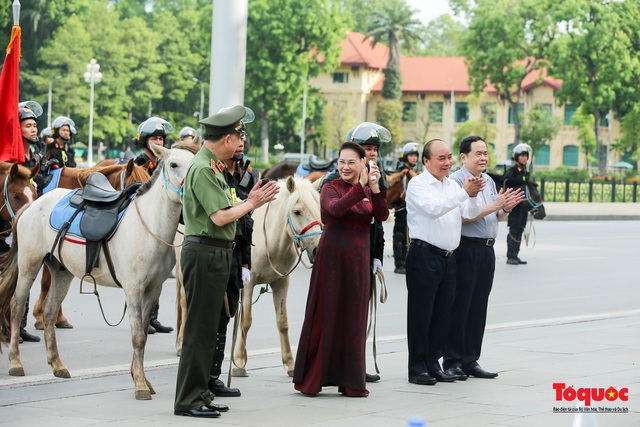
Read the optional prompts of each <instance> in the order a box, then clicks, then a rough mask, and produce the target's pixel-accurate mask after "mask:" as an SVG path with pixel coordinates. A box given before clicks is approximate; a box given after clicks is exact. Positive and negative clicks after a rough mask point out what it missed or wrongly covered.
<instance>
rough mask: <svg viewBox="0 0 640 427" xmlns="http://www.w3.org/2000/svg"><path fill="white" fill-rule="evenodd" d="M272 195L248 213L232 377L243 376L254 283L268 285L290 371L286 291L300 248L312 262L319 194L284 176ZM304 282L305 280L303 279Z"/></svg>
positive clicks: (310, 185) (303, 182)
mask: <svg viewBox="0 0 640 427" xmlns="http://www.w3.org/2000/svg"><path fill="white" fill-rule="evenodd" d="M278 184H279V185H280V193H279V194H278V198H277V199H276V200H274V201H273V202H271V203H270V204H268V205H267V206H266V208H264V207H263V208H261V209H258V210H256V211H255V212H254V213H253V224H254V225H253V226H254V230H253V244H254V245H255V246H254V247H253V249H252V250H251V280H250V282H249V284H248V285H247V286H245V288H244V289H243V290H242V312H241V313H242V316H241V317H240V333H239V335H238V343H237V348H236V349H235V355H234V359H233V362H234V366H235V367H234V368H233V370H232V375H233V376H234V377H246V376H247V375H248V374H247V371H246V369H245V367H246V364H247V343H246V340H247V336H248V334H249V328H251V322H252V317H251V304H252V300H253V289H254V287H255V286H256V285H259V284H263V283H266V284H269V285H270V286H271V289H272V291H273V306H274V308H275V312H276V324H277V326H278V332H279V333H280V353H281V357H282V364H283V366H284V369H285V371H286V372H287V374H288V375H289V376H293V368H294V361H293V354H292V353H291V344H290V342H289V320H288V318H287V292H288V291H289V273H290V272H291V270H292V269H293V268H294V267H295V265H296V263H297V262H298V260H299V257H301V256H302V252H306V253H307V256H308V257H309V260H310V261H311V262H313V260H314V257H315V253H316V248H317V247H318V244H319V243H320V234H321V230H322V220H321V218H320V195H319V193H318V189H317V186H318V185H319V182H317V183H316V185H314V184H313V183H311V182H310V181H308V180H305V179H302V178H300V177H295V178H294V177H288V178H286V179H281V180H280V181H278ZM305 285H308V284H305Z"/></svg>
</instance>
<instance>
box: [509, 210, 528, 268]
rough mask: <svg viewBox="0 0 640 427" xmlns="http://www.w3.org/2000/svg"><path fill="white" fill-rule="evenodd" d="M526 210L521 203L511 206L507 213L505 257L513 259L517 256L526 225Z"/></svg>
mask: <svg viewBox="0 0 640 427" xmlns="http://www.w3.org/2000/svg"><path fill="white" fill-rule="evenodd" d="M528 214H529V213H528V212H527V210H526V209H525V208H523V207H522V206H521V205H518V206H516V207H515V208H513V210H512V211H511V213H510V214H509V219H508V220H507V225H508V226H509V234H508V235H507V258H509V259H513V258H517V257H518V253H520V242H521V241H522V235H523V234H524V228H525V227H526V225H527V217H528Z"/></svg>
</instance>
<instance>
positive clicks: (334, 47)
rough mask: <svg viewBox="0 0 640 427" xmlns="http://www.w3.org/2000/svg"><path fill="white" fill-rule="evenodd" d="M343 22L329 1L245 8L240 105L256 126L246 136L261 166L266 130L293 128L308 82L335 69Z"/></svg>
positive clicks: (265, 1)
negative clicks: (256, 150) (243, 87)
mask: <svg viewBox="0 0 640 427" xmlns="http://www.w3.org/2000/svg"><path fill="white" fill-rule="evenodd" d="M347 22H348V19H347V18H345V17H344V10H343V9H342V7H341V6H339V4H338V3H337V2H333V1H329V0H313V1H303V0H254V1H252V2H251V3H250V4H249V21H248V29H247V66H246V91H245V99H246V101H245V103H246V104H247V105H249V106H250V107H251V108H253V109H254V111H255V113H256V117H257V119H258V121H259V123H260V127H259V129H257V131H259V137H257V138H256V126H253V127H251V128H250V129H249V132H250V136H251V137H252V138H254V139H256V140H260V141H261V147H262V152H261V160H262V161H263V162H266V161H267V160H268V154H269V136H270V135H271V134H272V132H271V131H272V130H273V131H275V132H278V131H279V130H280V129H279V128H281V127H283V125H284V124H285V123H286V124H287V125H288V127H289V129H290V130H293V129H292V128H293V126H291V124H292V123H295V124H297V125H298V126H299V123H300V116H301V114H300V111H301V102H302V93H303V89H304V85H305V84H307V80H308V78H309V77H313V76H316V75H317V74H318V73H319V72H320V70H321V69H324V70H326V71H330V70H332V69H334V68H335V67H336V66H337V65H338V58H339V55H340V50H341V43H342V41H343V40H344V38H345V37H346V33H347V25H346V24H347ZM319 56H322V62H320V61H319V60H318V58H319ZM271 128H273V129H271ZM273 134H277V133H273Z"/></svg>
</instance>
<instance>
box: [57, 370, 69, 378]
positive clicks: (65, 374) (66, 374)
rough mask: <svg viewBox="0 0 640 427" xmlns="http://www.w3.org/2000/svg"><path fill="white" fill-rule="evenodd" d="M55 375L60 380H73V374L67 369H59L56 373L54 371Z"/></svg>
mask: <svg viewBox="0 0 640 427" xmlns="http://www.w3.org/2000/svg"><path fill="white" fill-rule="evenodd" d="M53 375H54V376H56V377H58V378H71V374H70V373H69V371H68V370H66V369H58V370H56V371H53Z"/></svg>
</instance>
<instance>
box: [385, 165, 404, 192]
mask: <svg viewBox="0 0 640 427" xmlns="http://www.w3.org/2000/svg"><path fill="white" fill-rule="evenodd" d="M408 173H409V169H403V170H401V171H400V172H396V173H392V174H390V175H387V187H389V188H391V187H393V186H394V185H396V184H397V183H398V181H400V180H401V179H402V177H403V176H405V175H406V174H408Z"/></svg>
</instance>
